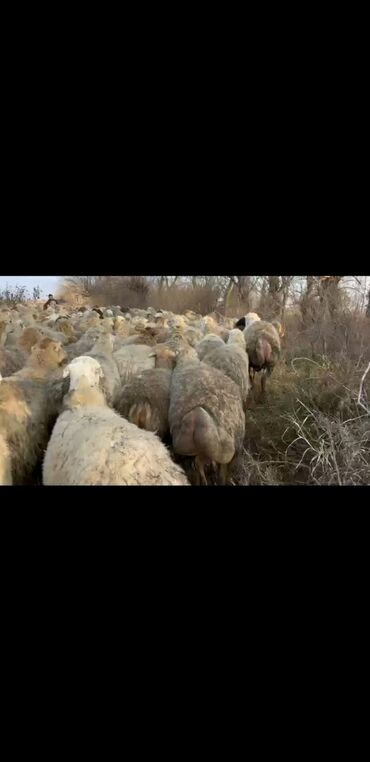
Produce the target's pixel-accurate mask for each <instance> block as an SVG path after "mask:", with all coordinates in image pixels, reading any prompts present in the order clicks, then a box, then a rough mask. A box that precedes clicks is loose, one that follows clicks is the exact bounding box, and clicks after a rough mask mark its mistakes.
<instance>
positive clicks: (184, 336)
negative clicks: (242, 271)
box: [0, 300, 282, 485]
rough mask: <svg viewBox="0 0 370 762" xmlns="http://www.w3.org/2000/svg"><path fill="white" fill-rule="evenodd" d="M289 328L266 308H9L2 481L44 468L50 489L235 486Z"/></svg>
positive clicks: (0, 417)
mask: <svg viewBox="0 0 370 762" xmlns="http://www.w3.org/2000/svg"><path fill="white" fill-rule="evenodd" d="M281 334H282V330H281V325H280V324H279V323H278V321H275V323H269V322H266V321H263V320H261V319H260V318H259V316H258V315H256V314H255V313H249V314H248V315H246V316H245V317H244V318H241V320H239V321H238V322H237V323H236V325H234V321H233V320H232V319H230V318H223V317H222V316H221V315H219V314H218V313H213V314H212V315H208V316H206V317H202V316H201V315H197V314H195V313H194V312H191V311H187V312H185V314H184V315H175V314H173V313H169V312H165V311H163V310H160V311H158V312H156V311H155V310H154V309H152V308H149V309H147V310H141V309H130V310H128V309H125V308H120V307H111V308H109V309H99V308H90V307H89V308H86V307H82V308H80V309H78V310H71V309H68V308H67V306H64V305H61V304H57V303H56V302H55V301H53V300H49V301H48V302H47V303H46V305H44V306H42V305H41V304H39V303H35V302H34V303H31V304H29V305H27V306H25V305H21V304H19V305H18V306H17V307H15V308H12V309H8V308H3V309H2V310H0V485H22V484H30V483H31V484H32V483H35V479H36V481H37V477H35V474H37V470H38V469H39V472H40V476H39V481H42V484H44V485H189V484H190V483H197V484H207V482H208V483H210V478H211V474H212V473H213V477H214V478H215V480H216V482H217V483H218V484H225V483H226V481H227V471H228V466H229V464H230V463H231V462H232V461H233V459H234V457H235V456H236V455H237V453H238V452H239V451H240V449H241V448H242V446H243V441H244V435H245V413H246V403H247V397H248V394H249V392H250V389H251V385H252V384H253V379H254V373H255V371H261V393H262V395H264V394H265V384H266V377H267V376H268V375H269V374H270V373H271V371H272V369H273V367H274V365H275V363H276V361H277V360H278V358H279V354H280V336H281ZM188 465H189V466H190V468H188V467H187V466H188ZM40 468H41V471H40ZM190 471H191V475H190ZM190 476H191V481H189V478H190Z"/></svg>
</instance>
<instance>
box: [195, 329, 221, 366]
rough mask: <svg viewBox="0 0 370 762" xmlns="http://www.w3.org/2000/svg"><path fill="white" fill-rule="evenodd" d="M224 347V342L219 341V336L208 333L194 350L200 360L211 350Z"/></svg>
mask: <svg viewBox="0 0 370 762" xmlns="http://www.w3.org/2000/svg"><path fill="white" fill-rule="evenodd" d="M223 346H225V342H224V341H223V339H221V336H217V335H216V334H215V333H208V334H207V336H205V337H204V339H202V340H201V341H200V342H199V344H197V345H196V347H195V349H196V352H197V355H198V357H199V359H200V360H203V357H205V355H206V354H207V353H208V352H209V351H210V350H211V349H215V348H216V347H223Z"/></svg>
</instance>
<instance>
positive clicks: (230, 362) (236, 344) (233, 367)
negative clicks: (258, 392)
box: [203, 329, 249, 410]
mask: <svg viewBox="0 0 370 762" xmlns="http://www.w3.org/2000/svg"><path fill="white" fill-rule="evenodd" d="M203 362H204V363H206V364H207V365H211V366H212V368H217V369H218V370H220V371H222V373H225V375H226V376H228V377H229V378H231V379H232V380H233V381H234V382H235V383H236V385H237V386H238V388H239V390H240V395H241V400H242V403H243V408H244V410H245V407H246V403H247V397H248V392H249V363H248V355H247V352H246V347H245V339H244V336H243V334H242V333H241V331H239V330H238V329H234V330H232V331H230V336H229V341H228V343H227V344H224V343H223V344H222V346H218V347H216V348H214V349H211V351H210V352H208V353H207V354H206V355H205V357H203Z"/></svg>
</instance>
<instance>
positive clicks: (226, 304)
mask: <svg viewBox="0 0 370 762" xmlns="http://www.w3.org/2000/svg"><path fill="white" fill-rule="evenodd" d="M234 285H235V284H234V281H233V280H232V279H231V278H230V281H229V284H228V286H227V288H226V291H225V297H224V314H225V315H226V313H227V310H228V307H229V304H230V298H231V294H232V292H233V288H234Z"/></svg>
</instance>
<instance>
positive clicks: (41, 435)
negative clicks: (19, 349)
mask: <svg viewBox="0 0 370 762" xmlns="http://www.w3.org/2000/svg"><path fill="white" fill-rule="evenodd" d="M66 359H67V355H66V353H65V352H64V350H63V348H62V347H61V345H60V344H59V343H57V342H55V341H51V340H50V339H48V338H45V339H42V340H41V341H40V342H39V343H38V344H36V345H35V346H33V347H32V349H31V355H30V357H29V359H28V362H27V364H26V365H25V367H24V368H22V369H21V370H19V371H18V372H17V373H14V374H13V375H12V376H9V377H8V378H6V379H1V381H0V453H1V454H2V455H1V457H2V458H3V460H2V462H1V463H0V474H1V478H0V484H1V483H4V482H1V479H7V481H6V483H9V473H10V474H11V476H10V481H11V483H12V484H23V483H24V482H25V481H26V480H27V479H29V478H30V477H31V475H32V472H33V470H34V468H35V467H36V465H37V463H38V462H39V460H40V459H41V457H42V454H43V451H44V449H45V447H46V445H47V441H48V438H49V433H50V427H51V425H52V424H53V423H54V420H55V417H56V410H55V409H54V406H53V401H50V399H49V396H48V394H47V381H48V380H49V379H50V376H51V375H52V374H53V373H54V372H55V371H57V369H58V368H59V366H60V365H62V364H63V363H64V362H65V360H66Z"/></svg>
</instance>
